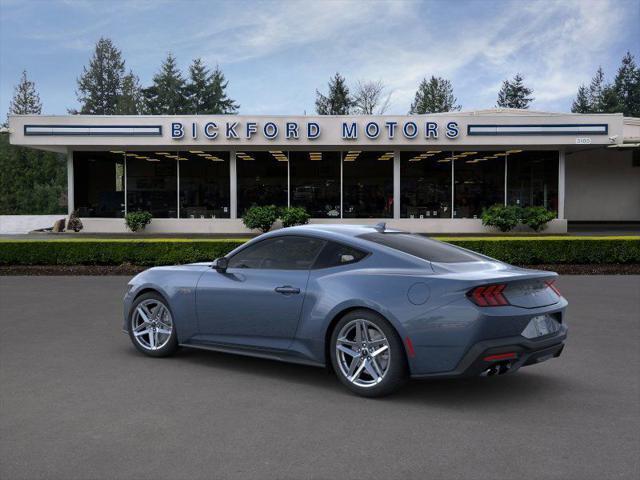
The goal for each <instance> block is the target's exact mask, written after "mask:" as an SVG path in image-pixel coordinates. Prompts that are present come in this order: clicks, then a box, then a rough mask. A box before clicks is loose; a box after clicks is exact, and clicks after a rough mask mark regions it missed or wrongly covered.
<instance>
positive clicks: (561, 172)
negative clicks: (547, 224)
mask: <svg viewBox="0 0 640 480" xmlns="http://www.w3.org/2000/svg"><path fill="white" fill-rule="evenodd" d="M564 184H565V150H564V149H561V150H560V156H559V158H558V218H559V219H561V220H563V219H564V196H565V188H564Z"/></svg>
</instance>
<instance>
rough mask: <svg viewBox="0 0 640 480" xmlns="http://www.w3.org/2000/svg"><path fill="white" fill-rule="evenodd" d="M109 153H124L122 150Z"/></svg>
mask: <svg viewBox="0 0 640 480" xmlns="http://www.w3.org/2000/svg"><path fill="white" fill-rule="evenodd" d="M109 153H124V152H123V151H122V150H110V151H109Z"/></svg>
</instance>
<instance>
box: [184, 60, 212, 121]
mask: <svg viewBox="0 0 640 480" xmlns="http://www.w3.org/2000/svg"><path fill="white" fill-rule="evenodd" d="M209 76H210V75H209V70H208V69H207V67H206V66H205V64H204V63H203V62H202V60H201V59H200V58H196V59H195V60H194V61H193V63H192V64H191V65H190V66H189V83H187V86H186V87H185V94H186V96H187V101H188V103H189V113H191V114H194V115H197V114H200V113H210V112H206V110H207V107H208V98H207V97H208V96H209V95H208V93H209V92H208V91H207V87H208V84H209Z"/></svg>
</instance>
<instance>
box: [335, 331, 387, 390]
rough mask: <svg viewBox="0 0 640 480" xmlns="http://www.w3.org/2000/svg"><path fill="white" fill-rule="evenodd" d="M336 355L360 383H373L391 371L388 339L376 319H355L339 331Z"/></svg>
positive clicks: (346, 372) (347, 374)
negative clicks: (377, 324) (374, 321)
mask: <svg viewBox="0 0 640 480" xmlns="http://www.w3.org/2000/svg"><path fill="white" fill-rule="evenodd" d="M336 358H337V359H338V364H339V365H340V370H341V371H342V374H343V375H344V376H345V377H346V378H347V380H349V381H350V382H351V383H353V384H354V385H357V386H359V387H373V386H375V385H377V384H379V383H380V382H381V381H382V379H383V378H384V376H385V375H386V373H387V371H389V364H390V363H391V356H390V351H389V342H388V341H387V337H386V336H385V335H384V333H382V330H380V328H378V327H377V326H376V325H375V324H374V323H372V322H370V321H368V320H364V319H356V320H352V321H351V322H349V323H347V324H346V325H345V326H344V327H342V330H340V333H339V334H338V338H337V339H336Z"/></svg>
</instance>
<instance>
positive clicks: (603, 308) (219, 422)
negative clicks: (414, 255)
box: [0, 276, 640, 480]
mask: <svg viewBox="0 0 640 480" xmlns="http://www.w3.org/2000/svg"><path fill="white" fill-rule="evenodd" d="M126 282H127V278H126V277H0V478H1V479H3V480H9V479H20V478H23V479H30V480H31V479H45V478H47V479H65V480H72V479H82V480H85V479H172V480H175V479H200V478H202V479H213V478H220V479H227V478H239V479H240V478H241V479H253V478H256V479H306V478H310V479H335V478H349V479H352V478H353V479H358V480H374V479H376V480H377V479H395V478H398V479H403V480H407V479H413V478H416V479H418V478H420V479H491V480H497V479H509V480H512V479H529V478H531V479H552V478H553V479H580V480H584V479H591V478H593V479H604V478H606V479H627V478H628V479H637V478H640V463H639V460H638V459H639V458H640V457H639V455H638V452H640V277H638V276H588V277H579V276H567V277H563V278H561V279H560V282H559V285H560V288H561V290H562V292H563V294H564V295H565V296H566V297H567V298H568V300H569V302H570V306H569V310H568V323H569V326H570V332H569V340H568V345H567V347H566V348H565V351H564V353H563V355H562V357H560V358H559V359H554V360H550V361H548V362H545V363H544V364H541V365H536V366H532V367H526V368H523V369H522V370H521V371H520V372H518V373H516V374H514V375H512V376H509V375H507V376H503V377H490V378H474V379H468V380H446V381H445V380H439V381H431V382H413V383H411V384H409V385H407V386H406V387H405V388H404V389H403V390H402V391H400V392H399V393H397V394H396V395H394V396H391V397H388V398H384V399H378V400H374V399H364V398H359V397H356V396H353V395H351V394H350V393H348V392H347V391H346V390H345V389H344V388H342V387H341V386H340V385H339V383H338V381H337V380H336V378H334V377H333V376H332V375H330V374H328V373H327V372H326V371H325V370H323V369H317V368H312V367H306V366H300V365H289V364H284V363H279V362H274V361H266V360H258V359H252V358H246V357H238V356H231V355H225V354H219V353H213V352H206V351H196V350H181V351H180V352H179V353H178V354H177V355H176V356H174V357H172V358H166V359H152V358H147V357H145V356H143V355H141V354H139V353H138V352H137V351H136V350H135V349H134V348H133V346H132V345H131V344H130V342H129V339H128V338H127V337H126V336H125V335H123V334H122V333H121V332H120V328H121V323H122V319H121V317H122V313H121V300H122V295H123V293H124V288H125V285H126Z"/></svg>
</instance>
